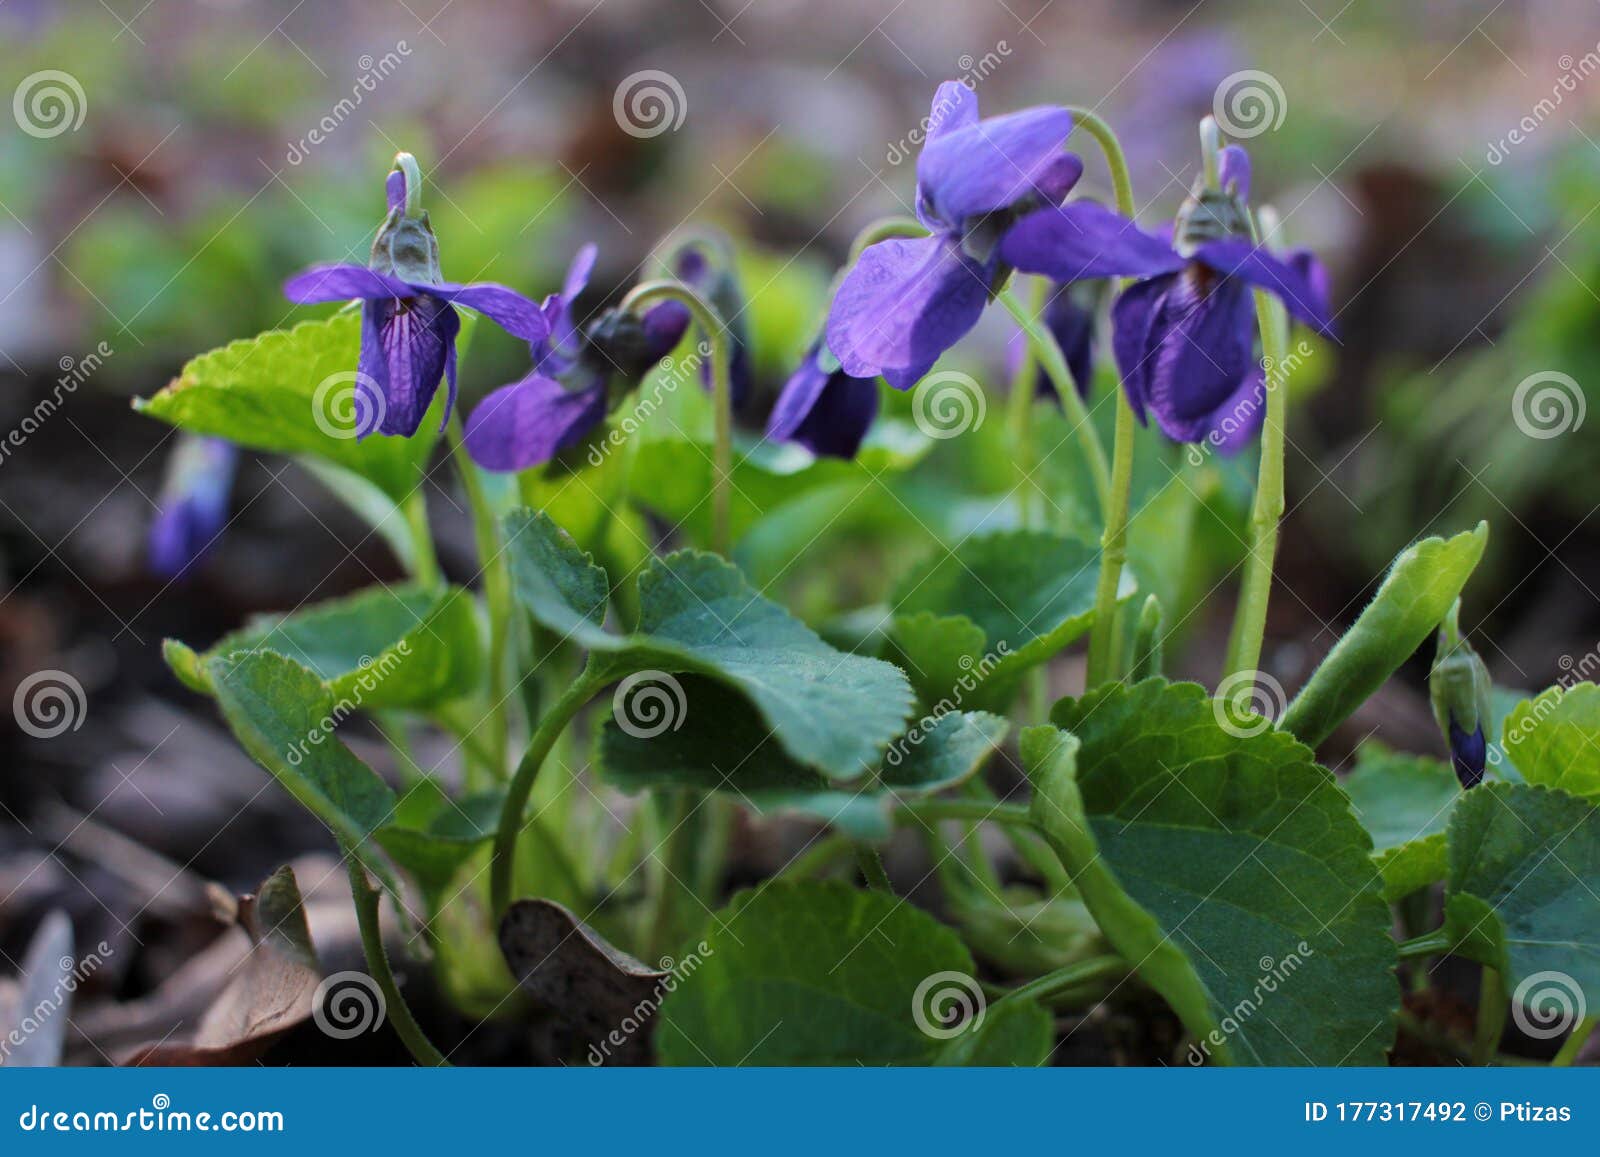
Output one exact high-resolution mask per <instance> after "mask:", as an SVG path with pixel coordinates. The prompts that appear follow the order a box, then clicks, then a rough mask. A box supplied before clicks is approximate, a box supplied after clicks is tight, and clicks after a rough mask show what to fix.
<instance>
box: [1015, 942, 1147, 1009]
mask: <svg viewBox="0 0 1600 1157" xmlns="http://www.w3.org/2000/svg"><path fill="white" fill-rule="evenodd" d="M1128 971H1129V969H1128V962H1127V961H1126V960H1124V959H1123V958H1122V957H1120V956H1111V955H1107V956H1091V957H1089V958H1088V959H1087V960H1078V961H1074V962H1073V963H1071V964H1066V965H1063V966H1062V967H1060V968H1057V969H1054V970H1053V971H1050V972H1047V973H1045V974H1044V975H1043V976H1037V977H1034V979H1032V980H1030V981H1028V983H1027V984H1024V985H1020V986H1019V987H1017V988H1013V989H1011V991H1009V992H1007V993H1006V994H1005V995H1004V996H1002V997H1001V998H1000V999H999V1000H997V1001H995V1002H994V1004H993V1005H991V1006H990V1008H989V1011H990V1012H993V1011H994V1010H995V1009H997V1008H999V1007H1000V1006H1001V1005H1002V1004H1005V1003H1006V1002H1007V1001H1010V1002H1012V1003H1016V1004H1020V1003H1021V1002H1023V1001H1026V1000H1043V999H1044V998H1046V997H1048V996H1051V995H1052V994H1054V993H1057V992H1060V991H1061V990H1062V989H1064V988H1075V987H1076V986H1078V985H1080V984H1084V983H1086V982H1088V981H1092V980H1105V979H1107V978H1109V977H1112V976H1122V975H1125V974H1126V973H1127V972H1128Z"/></svg>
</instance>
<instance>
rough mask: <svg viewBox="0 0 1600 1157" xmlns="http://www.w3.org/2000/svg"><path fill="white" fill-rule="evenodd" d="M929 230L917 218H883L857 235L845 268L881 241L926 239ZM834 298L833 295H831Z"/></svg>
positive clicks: (851, 245) (846, 259) (851, 243)
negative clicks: (901, 238) (909, 238)
mask: <svg viewBox="0 0 1600 1157" xmlns="http://www.w3.org/2000/svg"><path fill="white" fill-rule="evenodd" d="M927 235H928V229H927V227H926V226H925V225H923V223H922V222H921V221H918V220H917V219H916V218H915V217H883V218H880V219H879V220H877V221H874V222H873V223H872V224H870V225H868V226H867V227H866V228H864V229H862V230H861V232H859V233H857V234H856V236H855V240H854V241H852V242H850V256H849V257H847V258H845V263H844V264H845V268H846V269H848V268H850V266H852V265H854V264H855V263H856V261H857V260H859V259H860V257H861V254H862V252H863V251H864V250H865V249H866V248H867V247H868V246H869V245H876V244H877V243H878V242H880V241H890V240H893V239H894V238H896V237H926V236H927ZM829 296H830V297H831V296H832V295H831V294H830V295H829Z"/></svg>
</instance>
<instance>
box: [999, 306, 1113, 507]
mask: <svg viewBox="0 0 1600 1157" xmlns="http://www.w3.org/2000/svg"><path fill="white" fill-rule="evenodd" d="M998 300H999V302H1000V304H1001V305H1003V306H1005V308H1006V312H1007V313H1009V314H1010V315H1011V316H1012V318H1013V320H1015V321H1016V323H1017V325H1018V326H1019V327H1021V329H1022V333H1023V335H1024V336H1025V337H1026V338H1027V339H1028V348H1029V349H1030V350H1032V351H1033V356H1034V357H1036V358H1037V359H1038V360H1039V364H1040V365H1041V366H1043V367H1044V372H1045V373H1047V374H1049V375H1050V376H1051V377H1052V378H1054V379H1055V380H1056V381H1057V382H1065V383H1067V384H1066V386H1065V388H1062V389H1058V390H1057V391H1056V393H1057V394H1058V395H1060V398H1061V407H1062V409H1063V410H1065V411H1066V415H1067V422H1068V423H1069V424H1070V425H1071V426H1072V429H1073V430H1074V432H1076V433H1077V435H1078V442H1079V444H1080V445H1081V446H1082V447H1083V456H1084V459H1085V460H1086V461H1087V462H1088V463H1089V474H1090V476H1091V477H1092V478H1093V479H1094V490H1095V496H1096V498H1097V499H1098V500H1099V502H1100V512H1101V514H1102V516H1105V517H1109V514H1110V511H1111V501H1112V472H1111V469H1110V467H1108V466H1107V465H1106V452H1105V448H1104V447H1103V446H1101V445H1100V435H1099V433H1097V432H1096V430H1095V428H1094V423H1093V422H1092V421H1091V420H1090V418H1089V411H1088V410H1087V409H1086V408H1085V407H1084V404H1083V399H1082V398H1081V397H1079V396H1078V391H1077V390H1076V389H1074V388H1073V384H1072V371H1071V370H1069V369H1068V368H1067V359H1066V355H1064V354H1063V353H1062V352H1061V347H1060V346H1059V345H1058V344H1057V343H1056V339H1055V337H1054V336H1052V334H1051V333H1050V331H1049V330H1048V329H1046V328H1045V327H1044V324H1043V323H1042V322H1040V321H1039V318H1038V316H1037V314H1036V312H1035V311H1030V310H1029V309H1028V307H1027V306H1025V305H1023V304H1022V303H1021V302H1020V301H1018V300H1017V295H1016V294H1014V293H1012V292H1011V290H1009V289H1004V290H1001V291H1000V294H999V298H998ZM1012 406H1013V409H1012V418H1013V420H1018V419H1017V413H1018V410H1019V409H1020V410H1021V418H1020V424H1021V425H1024V426H1025V425H1026V424H1027V413H1028V411H1027V410H1026V408H1023V407H1021V406H1020V405H1019V404H1018V403H1015V402H1013V403H1012Z"/></svg>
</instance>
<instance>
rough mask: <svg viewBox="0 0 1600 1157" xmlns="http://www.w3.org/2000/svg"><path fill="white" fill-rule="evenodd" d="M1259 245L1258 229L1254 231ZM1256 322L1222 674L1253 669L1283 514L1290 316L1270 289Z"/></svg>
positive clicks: (1261, 298) (1261, 297)
mask: <svg viewBox="0 0 1600 1157" xmlns="http://www.w3.org/2000/svg"><path fill="white" fill-rule="evenodd" d="M1252 232H1253V233H1254V235H1255V240H1256V241H1257V242H1258V243H1259V241H1260V237H1261V230H1260V229H1253V230H1252ZM1255 299H1256V325H1257V326H1258V327H1259V328H1260V330H1261V361H1262V364H1263V365H1264V366H1265V367H1266V375H1265V378H1266V382H1265V387H1264V388H1265V389H1266V394H1267V413H1266V419H1265V421H1264V422H1263V424H1262V427H1261V467H1260V470H1259V472H1258V473H1257V475H1256V496H1255V502H1254V503H1253V505H1252V506H1251V508H1250V554H1249V556H1248V557H1247V558H1246V559H1245V572H1244V579H1243V580H1242V581H1241V582H1240V584H1239V606H1238V609H1237V610H1235V611H1234V615H1233V629H1232V631H1231V632H1230V633H1229V638H1228V655H1227V662H1226V664H1225V667H1226V669H1225V670H1224V672H1223V674H1224V675H1231V674H1234V673H1236V672H1240V671H1256V670H1258V669H1259V667H1260V663H1261V645H1262V640H1263V639H1264V638H1265V636H1266V631H1267V602H1268V600H1269V599H1270V598H1271V596H1272V567H1273V561H1274V559H1275V557H1276V556H1277V553H1278V523H1279V521H1280V520H1281V519H1282V518H1283V510H1284V501H1283V446H1284V440H1285V437H1286V431H1287V427H1288V419H1289V382H1288V374H1289V361H1288V354H1289V319H1288V316H1287V314H1285V312H1284V309H1283V306H1282V305H1281V304H1280V303H1279V302H1278V300H1277V299H1276V298H1274V297H1273V296H1272V295H1271V294H1270V293H1268V292H1266V291H1265V290H1262V289H1258V290H1256V291H1255Z"/></svg>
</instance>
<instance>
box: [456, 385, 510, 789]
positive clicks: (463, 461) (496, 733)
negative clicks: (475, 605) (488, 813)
mask: <svg viewBox="0 0 1600 1157" xmlns="http://www.w3.org/2000/svg"><path fill="white" fill-rule="evenodd" d="M445 436H446V437H447V438H448V439H449V440H450V453H451V456H452V457H453V458H454V459H455V463H456V470H457V472H458V473H459V474H460V475H461V485H462V487H463V488H464V489H465V490H466V493H467V505H468V506H469V507H470V508H471V510H472V538H473V544H474V546H475V547H476V549H477V552H478V566H479V568H480V570H481V572H482V574H483V597H484V601H485V603H486V604H487V606H488V611H489V713H490V717H491V718H492V719H493V721H494V726H493V728H492V732H493V734H492V737H491V740H490V744H491V752H492V759H493V766H494V777H495V779H496V780H500V779H503V778H505V774H506V767H507V765H508V764H509V763H510V762H511V760H510V755H511V724H510V716H509V712H508V710H507V708H506V702H507V700H509V699H510V697H511V696H510V693H509V692H508V691H507V690H506V676H507V670H506V647H507V645H508V642H509V640H510V639H511V636H512V630H513V625H514V624H513V611H512V601H511V572H510V569H509V567H508V565H507V560H506V557H505V552H504V551H503V550H502V549H501V547H500V530H499V527H497V526H496V525H495V518H494V510H493V509H492V508H491V507H490V505H489V499H488V496H487V495H486V494H485V493H484V490H483V480H482V479H481V478H479V477H478V467H477V464H476V463H474V462H473V461H472V458H471V456H470V455H469V454H468V453H467V447H466V443H465V442H464V441H463V440H462V437H461V418H460V416H459V415H457V414H451V415H450V425H449V428H448V430H447V431H446V435H445Z"/></svg>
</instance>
